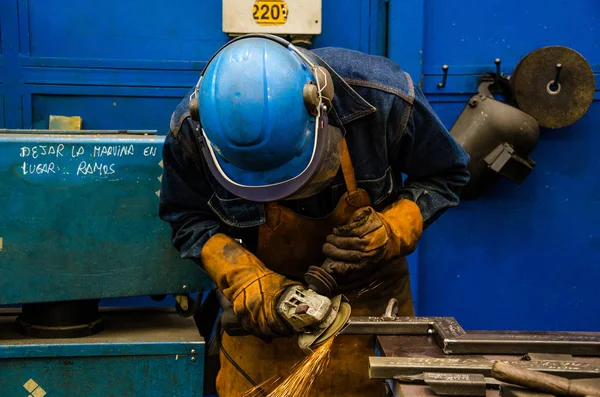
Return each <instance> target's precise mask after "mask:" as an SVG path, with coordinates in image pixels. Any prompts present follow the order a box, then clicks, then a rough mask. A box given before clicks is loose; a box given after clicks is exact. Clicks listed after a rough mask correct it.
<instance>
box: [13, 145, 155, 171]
mask: <svg viewBox="0 0 600 397" xmlns="http://www.w3.org/2000/svg"><path fill="white" fill-rule="evenodd" d="M136 153H137V154H141V155H143V156H144V157H156V156H157V155H158V151H157V148H156V147H154V146H146V147H137V148H136V146H135V145H80V144H76V145H70V144H62V143H61V144H55V145H30V146H21V147H20V148H19V156H20V157H21V158H22V159H23V164H22V165H21V166H20V169H21V172H22V173H23V175H52V174H65V175H76V176H86V175H92V176H98V177H103V176H109V175H113V174H116V173H118V170H119V169H118V164H117V163H115V162H114V160H115V158H122V157H129V156H134V155H136ZM73 159H76V160H73Z"/></svg>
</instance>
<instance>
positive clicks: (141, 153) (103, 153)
mask: <svg viewBox="0 0 600 397" xmlns="http://www.w3.org/2000/svg"><path fill="white" fill-rule="evenodd" d="M163 140H164V137H160V136H127V135H110V136H81V135H78V134H76V135H58V134H57V135H41V134H33V135H17V134H4V135H0V175H1V177H2V185H1V186H0V207H1V208H5V209H7V211H6V214H5V216H4V219H3V222H2V223H0V237H2V239H3V248H2V250H0V263H1V265H0V266H1V267H2V274H3V277H2V278H1V279H0V304H12V303H26V302H37V301H52V300H68V299H88V298H103V297H125V296H141V295H152V294H162V293H182V292H193V291H197V290H198V289H199V288H201V287H202V286H205V285H207V284H208V279H207V278H206V276H205V274H204V273H203V272H202V271H201V270H200V268H199V267H198V266H197V265H196V264H194V263H192V262H191V261H184V260H180V259H179V255H178V253H177V252H176V250H175V249H174V248H173V247H172V245H171V243H170V228H169V227H168V225H167V224H166V223H164V222H162V221H161V220H160V219H159V218H158V216H157V208H158V197H157V194H158V191H159V189H160V180H159V178H160V177H161V175H162V169H161V165H160V160H161V156H162V144H163ZM184 285H185V286H187V287H184Z"/></svg>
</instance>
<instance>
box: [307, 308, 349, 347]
mask: <svg viewBox="0 0 600 397" xmlns="http://www.w3.org/2000/svg"><path fill="white" fill-rule="evenodd" d="M351 311H352V310H351V308H350V304H349V303H348V302H342V303H341V304H340V310H339V312H338V314H337V316H336V317H335V320H334V321H333V323H331V325H330V326H329V327H328V328H327V329H326V330H325V332H323V333H322V334H321V336H319V337H318V338H317V339H316V340H315V341H314V342H313V344H312V345H311V346H310V347H311V348H317V347H319V346H321V345H322V344H323V343H325V342H326V341H327V340H328V339H329V338H331V337H333V336H335V335H337V333H338V332H340V331H341V330H342V328H344V326H345V325H346V324H347V323H348V319H350V312H351Z"/></svg>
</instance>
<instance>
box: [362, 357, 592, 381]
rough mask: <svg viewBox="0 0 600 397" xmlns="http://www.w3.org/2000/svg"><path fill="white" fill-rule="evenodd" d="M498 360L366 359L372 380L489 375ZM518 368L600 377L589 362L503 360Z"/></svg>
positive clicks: (566, 374)
mask: <svg viewBox="0 0 600 397" xmlns="http://www.w3.org/2000/svg"><path fill="white" fill-rule="evenodd" d="M497 361H498V360H487V359H483V358H429V357H423V358H421V357H369V377H370V378H371V379H392V378H394V377H396V376H403V375H417V374H420V373H424V372H442V373H443V372H451V373H471V374H481V375H483V376H487V377H490V376H492V366H493V364H494V363H495V362H497ZM504 362H506V363H508V364H511V365H515V366H517V367H518V368H524V369H530V370H534V371H540V372H545V373H550V374H554V375H558V376H564V377H565V378H568V379H575V378H586V377H587V378H592V377H600V365H598V364H593V363H588V362H571V361H569V362H560V361H521V360H517V361H504Z"/></svg>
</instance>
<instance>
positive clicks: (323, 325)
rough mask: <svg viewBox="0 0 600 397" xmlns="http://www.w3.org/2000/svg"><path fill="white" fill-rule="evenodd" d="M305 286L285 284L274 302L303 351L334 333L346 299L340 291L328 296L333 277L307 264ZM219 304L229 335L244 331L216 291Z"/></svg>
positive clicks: (345, 314) (345, 312) (341, 323)
mask: <svg viewBox="0 0 600 397" xmlns="http://www.w3.org/2000/svg"><path fill="white" fill-rule="evenodd" d="M305 280H306V282H307V283H308V284H309V286H308V288H305V287H304V286H300V285H295V286H292V287H290V288H288V289H287V290H286V291H285V292H284V293H283V294H282V296H281V297H280V298H279V301H278V303H277V313H278V314H279V316H280V317H281V318H282V319H283V320H284V321H285V322H286V323H287V324H289V325H290V327H292V329H293V330H294V331H295V332H296V333H297V334H298V346H299V347H300V349H301V350H302V351H303V352H304V353H305V354H310V353H311V352H312V351H313V349H315V348H317V347H319V346H321V345H322V344H324V343H325V342H326V341H327V340H329V339H330V338H332V337H334V336H336V335H337V334H338V333H339V332H340V331H341V330H342V329H343V328H344V327H345V326H346V324H347V323H348V320H349V318H350V313H351V307H350V303H349V302H348V299H346V297H344V296H343V295H341V294H340V295H336V296H334V297H330V296H331V294H332V292H333V291H334V290H335V288H337V284H336V282H335V280H334V279H333V277H332V276H331V275H330V274H328V273H327V272H325V271H324V270H323V269H321V268H319V267H316V266H311V267H310V268H309V271H308V272H307V273H306V275H305ZM217 296H218V298H219V301H220V303H221V307H222V308H223V313H222V315H221V326H222V327H223V330H224V331H225V332H227V334H228V335H230V336H243V335H248V332H247V331H246V330H244V328H243V327H242V326H241V324H240V323H239V321H238V319H237V317H236V315H235V313H234V312H233V308H232V305H231V303H230V302H229V301H227V299H226V298H225V297H224V296H223V294H222V293H221V292H220V291H217Z"/></svg>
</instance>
